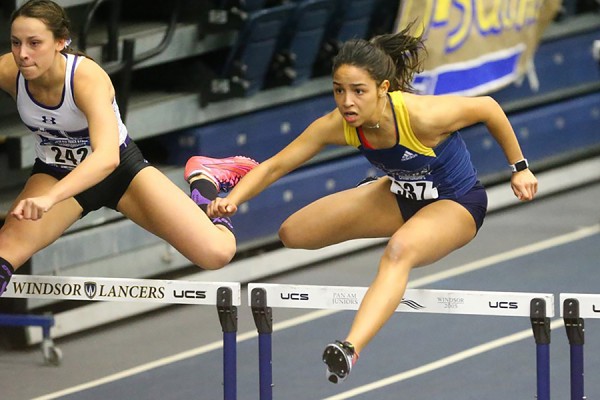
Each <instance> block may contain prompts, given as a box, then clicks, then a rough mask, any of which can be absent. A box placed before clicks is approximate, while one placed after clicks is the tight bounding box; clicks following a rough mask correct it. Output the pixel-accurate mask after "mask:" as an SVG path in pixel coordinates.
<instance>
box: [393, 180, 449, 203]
mask: <svg viewBox="0 0 600 400" xmlns="http://www.w3.org/2000/svg"><path fill="white" fill-rule="evenodd" d="M390 190H391V191H392V192H394V193H396V194H399V195H401V196H404V197H406V198H407V199H412V200H432V199H437V198H438V191H437V188H436V187H434V186H433V182H431V181H426V180H422V181H397V180H395V179H394V180H392V185H391V186H390Z"/></svg>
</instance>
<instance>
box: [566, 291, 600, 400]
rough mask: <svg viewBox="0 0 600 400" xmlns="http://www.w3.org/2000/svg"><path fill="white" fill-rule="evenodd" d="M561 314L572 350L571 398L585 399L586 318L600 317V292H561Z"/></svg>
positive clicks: (570, 349)
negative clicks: (584, 348)
mask: <svg viewBox="0 0 600 400" xmlns="http://www.w3.org/2000/svg"><path fill="white" fill-rule="evenodd" d="M560 303H561V308H560V315H561V317H562V318H563V320H564V322H565V329H566V331H567V338H568V340H569V351H570V375H571V377H570V378H571V400H582V399H585V398H586V397H585V394H584V379H583V370H584V352H583V347H584V344H585V319H586V318H600V294H582V293H577V294H575V293H561V294H560Z"/></svg>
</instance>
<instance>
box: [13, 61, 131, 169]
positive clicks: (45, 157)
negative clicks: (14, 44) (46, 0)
mask: <svg viewBox="0 0 600 400" xmlns="http://www.w3.org/2000/svg"><path fill="white" fill-rule="evenodd" d="M64 56H65V57H66V59H67V67H66V73H65V85H64V88H63V92H62V97H61V100H60V102H59V103H58V104H57V105H54V106H48V105H44V104H41V103H39V102H37V101H36V100H35V99H34V98H33V96H32V95H31V93H30V92H29V88H28V82H27V80H25V79H24V78H23V76H22V75H21V73H18V75H17V110H18V111H19V115H20V117H21V120H22V121H23V123H24V124H25V125H26V126H27V127H28V128H29V129H30V130H31V131H32V132H33V133H34V135H35V138H36V143H35V153H36V157H37V158H38V159H40V161H42V162H44V163H46V164H48V165H51V166H54V167H59V168H65V169H69V170H70V169H73V168H75V167H76V166H77V165H79V163H81V161H83V160H84V159H85V158H86V157H87V156H88V155H89V154H90V153H91V152H92V147H91V143H90V133H89V129H88V121H87V119H86V117H85V115H84V114H83V112H82V111H81V110H80V109H79V108H78V107H77V105H76V104H75V99H74V96H73V78H74V76H75V70H76V69H77V66H78V65H79V62H80V61H81V60H82V59H83V57H80V56H76V55H74V54H65V55H64ZM112 106H113V110H114V112H115V116H116V117H117V122H118V126H119V145H122V144H123V143H125V142H126V141H127V140H128V137H127V128H126V127H125V124H123V121H122V120H121V115H120V113H119V107H118V105H117V102H116V99H113V103H112Z"/></svg>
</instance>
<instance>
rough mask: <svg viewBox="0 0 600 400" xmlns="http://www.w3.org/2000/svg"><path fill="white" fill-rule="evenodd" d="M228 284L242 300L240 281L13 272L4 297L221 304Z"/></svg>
mask: <svg viewBox="0 0 600 400" xmlns="http://www.w3.org/2000/svg"><path fill="white" fill-rule="evenodd" d="M222 287H227V288H229V289H231V292H232V305H234V306H239V305H240V304H241V288H240V284H239V283H238V282H201V281H177V280H160V279H129V278H100V277H75V276H40V275H18V274H16V275H13V277H12V279H11V281H10V283H9V285H8V286H7V288H6V292H5V293H4V294H3V295H2V297H13V298H37V299H55V300H85V301H123V302H154V303H166V304H197V305H217V291H218V289H219V288H222Z"/></svg>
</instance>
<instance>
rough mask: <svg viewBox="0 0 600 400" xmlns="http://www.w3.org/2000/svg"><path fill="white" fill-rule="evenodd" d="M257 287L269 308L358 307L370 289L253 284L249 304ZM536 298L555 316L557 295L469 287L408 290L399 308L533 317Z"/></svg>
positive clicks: (403, 310)
mask: <svg viewBox="0 0 600 400" xmlns="http://www.w3.org/2000/svg"><path fill="white" fill-rule="evenodd" d="M254 289H263V290H265V292H266V296H267V304H266V306H268V307H283V308H316V309H334V310H357V309H358V307H359V306H360V303H361V301H362V299H363V297H364V295H365V293H366V291H367V289H368V288H367V287H352V286H319V285H288V284H267V283H250V284H249V285H248V303H249V304H250V303H251V296H252V291H253V290H254ZM534 298H541V299H544V300H545V303H546V316H547V317H549V318H551V317H553V316H554V295H553V294H550V293H522V292H492V291H468V290H435V289H407V290H406V292H405V294H404V297H403V299H402V301H401V303H400V305H399V306H398V308H397V309H396V311H397V312H419V313H438V314H457V315H460V314H472V315H492V316H519V317H530V316H531V314H530V303H531V300H532V299H534Z"/></svg>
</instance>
